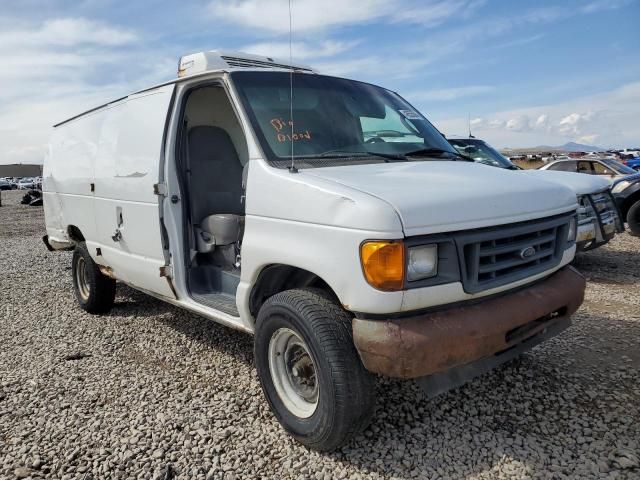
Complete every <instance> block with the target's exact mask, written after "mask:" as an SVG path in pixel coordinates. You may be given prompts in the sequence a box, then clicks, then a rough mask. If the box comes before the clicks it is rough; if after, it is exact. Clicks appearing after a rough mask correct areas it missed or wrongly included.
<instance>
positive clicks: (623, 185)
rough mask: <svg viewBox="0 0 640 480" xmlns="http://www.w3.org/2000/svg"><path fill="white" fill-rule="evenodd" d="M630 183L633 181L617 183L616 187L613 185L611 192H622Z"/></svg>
mask: <svg viewBox="0 0 640 480" xmlns="http://www.w3.org/2000/svg"><path fill="white" fill-rule="evenodd" d="M629 185H631V182H629V181H627V180H623V181H621V182H620V183H616V185H615V187H613V188H612V189H611V193H620V192H621V191H623V190H624V189H625V188H627V187H628V186H629Z"/></svg>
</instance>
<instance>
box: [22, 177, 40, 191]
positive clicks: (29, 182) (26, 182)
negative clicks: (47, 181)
mask: <svg viewBox="0 0 640 480" xmlns="http://www.w3.org/2000/svg"><path fill="white" fill-rule="evenodd" d="M32 188H36V184H35V182H34V181H33V178H21V179H20V180H18V189H19V190H30V189H32Z"/></svg>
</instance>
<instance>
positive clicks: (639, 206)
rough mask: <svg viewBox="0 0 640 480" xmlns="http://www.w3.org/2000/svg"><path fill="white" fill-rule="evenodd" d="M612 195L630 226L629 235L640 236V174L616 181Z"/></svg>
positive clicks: (612, 187) (612, 188)
mask: <svg viewBox="0 0 640 480" xmlns="http://www.w3.org/2000/svg"><path fill="white" fill-rule="evenodd" d="M611 193H612V194H613V198H614V199H615V201H616V204H617V205H618V210H620V214H621V215H622V218H623V219H626V221H627V225H628V226H629V233H631V234H632V235H635V236H640V173H637V172H636V173H635V175H628V176H626V177H624V178H622V179H619V180H616V181H615V182H614V183H613V185H612V186H611Z"/></svg>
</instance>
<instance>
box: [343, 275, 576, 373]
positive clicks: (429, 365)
mask: <svg viewBox="0 0 640 480" xmlns="http://www.w3.org/2000/svg"><path fill="white" fill-rule="evenodd" d="M584 289H585V280H584V277H583V276H582V275H580V273H578V272H577V271H576V270H575V269H574V268H573V267H565V268H563V269H562V270H560V271H558V272H556V273H555V274H553V275H552V276H550V277H548V278H547V279H545V280H543V281H541V282H538V283H536V284H534V285H532V286H529V287H526V288H524V289H521V290H517V291H515V292H512V293H507V294H505V295H502V296H499V297H494V298H490V299H487V300H484V301H480V302H478V303H474V304H465V305H462V306H456V307H450V308H445V309H443V310H439V311H435V312H430V313H425V314H422V315H417V316H414V317H404V318H397V319H389V320H366V319H359V318H356V319H354V320H353V340H354V343H355V346H356V348H357V350H358V353H359V354H360V358H361V359H362V363H363V364H364V366H365V367H366V368H367V370H369V371H371V372H375V373H379V374H381V375H386V376H389V377H398V378H417V377H422V376H425V375H431V374H434V373H438V372H444V371H447V370H449V369H451V368H454V367H457V366H461V365H466V364H468V363H471V362H474V361H476V360H479V359H481V358H484V357H487V356H490V355H494V354H496V353H499V352H503V351H505V350H507V349H509V348H511V347H514V346H516V345H518V344H521V343H522V342H524V341H526V340H527V339H530V338H531V337H533V336H535V335H537V334H539V333H540V332H542V331H543V330H545V329H547V328H548V327H550V326H552V325H555V324H556V323H558V322H561V321H565V320H566V319H567V318H568V317H569V316H570V315H572V314H573V313H574V312H575V311H576V310H577V309H578V307H579V306H580V304H582V301H583V299H584Z"/></svg>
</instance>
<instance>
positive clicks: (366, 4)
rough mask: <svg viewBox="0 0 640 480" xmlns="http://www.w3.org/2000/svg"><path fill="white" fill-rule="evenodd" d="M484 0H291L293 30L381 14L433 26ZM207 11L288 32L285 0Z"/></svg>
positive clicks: (233, 2) (243, 0) (238, 0)
mask: <svg viewBox="0 0 640 480" xmlns="http://www.w3.org/2000/svg"><path fill="white" fill-rule="evenodd" d="M484 3H485V0H427V1H425V0H409V1H406V0H405V1H402V0H360V1H358V2H355V1H344V0H324V1H322V2H319V1H317V0H294V1H292V8H291V10H292V17H293V30H294V34H298V35H300V34H305V33H307V32H308V31H318V30H323V29H327V28H332V27H340V26H346V25H356V24H361V23H367V22H370V21H372V20H376V19H380V18H384V19H386V20H388V21H390V22H394V23H412V24H419V25H421V26H424V27H433V26H437V25H439V24H441V23H442V22H444V21H445V20H447V19H449V18H452V17H457V18H467V17H468V16H469V15H471V14H472V13H473V12H474V11H475V10H476V9H477V8H479V7H480V6H482V5H483V4H484ZM208 10H209V12H210V13H211V14H212V15H213V16H214V17H215V18H219V19H223V20H224V21H225V22H232V23H235V24H237V25H242V26H244V27H248V28H254V29H258V30H261V31H268V32H272V33H276V34H283V33H288V32H289V2H288V0H213V1H211V2H210V3H209V7H208Z"/></svg>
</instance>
